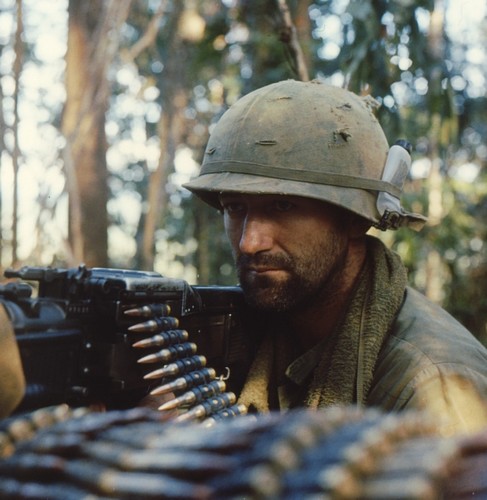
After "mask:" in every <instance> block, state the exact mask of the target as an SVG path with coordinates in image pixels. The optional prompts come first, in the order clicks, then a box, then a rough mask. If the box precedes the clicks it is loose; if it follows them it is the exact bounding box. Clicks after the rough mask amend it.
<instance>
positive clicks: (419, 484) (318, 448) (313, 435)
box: [0, 407, 487, 500]
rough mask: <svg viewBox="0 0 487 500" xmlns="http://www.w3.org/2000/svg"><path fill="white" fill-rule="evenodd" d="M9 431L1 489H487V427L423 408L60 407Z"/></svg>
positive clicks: (300, 493) (68, 493) (420, 495)
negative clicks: (170, 415) (233, 412)
mask: <svg viewBox="0 0 487 500" xmlns="http://www.w3.org/2000/svg"><path fill="white" fill-rule="evenodd" d="M22 429H23V431H22ZM26 429H30V430H31V433H30V435H29V436H28V437H26V435H25V432H26ZM0 432H2V434H3V437H4V442H5V438H9V439H11V440H14V439H15V437H14V436H9V433H13V434H14V433H15V432H16V433H17V434H16V435H17V441H16V442H15V446H10V447H4V448H3V450H2V451H3V458H1V459H0V497H1V498H9V499H13V498H50V499H63V500H65V499H78V498H79V499H81V498H91V499H98V498H131V499H133V498H143V499H150V498H172V499H176V498H185V499H212V500H213V499H218V498H221V499H228V498H248V499H254V498H255V499H289V500H290V499H300V500H301V499H310V500H311V499H318V498H319V499H324V500H326V499H332V498H333V499H374V500H380V499H388V500H389V499H409V500H411V499H421V500H428V499H435V500H436V499H439V498H442V499H461V498H486V497H487V475H486V474H485V471H486V470H487V430H486V432H484V433H483V434H480V435H477V436H474V437H472V438H469V439H453V438H451V439H445V438H440V437H439V436H437V435H436V434H435V430H434V426H433V425H431V423H430V422H428V421H426V420H425V419H424V418H423V417H422V416H421V415H418V414H415V413H402V414H397V415H386V414H382V413H380V412H378V411H374V410H358V409H356V408H332V409H329V410H322V411H306V410H294V411H290V412H288V413H285V414H277V413H271V414H268V415H259V416H252V415H245V416H240V417H239V418H235V419H224V420H222V421H221V422H218V423H217V424H216V425H210V426H209V425H208V422H207V421H205V422H193V421H191V422H179V423H177V422H174V420H172V419H166V420H164V412H162V413H161V412H157V411H154V410H150V409H147V408H137V409H133V410H125V411H117V412H107V413H96V412H88V413H86V411H83V410H78V411H77V412H70V411H68V410H67V409H66V408H65V407H55V408H48V409H44V410H39V411H37V412H34V413H31V414H29V415H26V416H24V417H19V418H17V419H13V420H11V421H10V422H9V423H8V425H5V422H4V425H3V427H2V428H0ZM22 432H23V433H24V438H23V439H22V438H21V436H22Z"/></svg>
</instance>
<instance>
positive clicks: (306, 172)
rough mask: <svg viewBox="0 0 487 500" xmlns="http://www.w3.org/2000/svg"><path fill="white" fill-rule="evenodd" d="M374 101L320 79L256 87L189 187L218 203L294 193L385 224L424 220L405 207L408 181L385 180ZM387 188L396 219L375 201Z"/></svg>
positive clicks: (218, 130) (219, 133)
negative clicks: (227, 195) (224, 197)
mask: <svg viewBox="0 0 487 500" xmlns="http://www.w3.org/2000/svg"><path fill="white" fill-rule="evenodd" d="M374 103H375V100H374V99H372V98H370V97H368V98H363V97H359V96H357V95H356V94H353V93H351V92H349V91H347V90H345V89H342V88H338V87H333V86H329V85H325V84H323V83H320V82H318V81H312V82H299V81H294V80H286V81H282V82H278V83H275V84H271V85H268V86H266V87H263V88H261V89H258V90H256V91H254V92H251V93H249V94H247V95H246V96H244V97H242V98H241V99H239V100H238V101H237V102H236V103H235V104H233V105H232V106H231V107H230V109H229V110H228V111H226V113H225V114H224V115H223V116H222V118H221V119H220V120H219V122H218V123H217V124H216V126H215V128H214V130H213V132H212V134H211V136H210V139H209V141H208V144H207V147H206V151H205V156H204V160H203V164H202V168H201V172H200V174H199V176H198V177H197V178H196V179H194V180H192V181H191V182H189V183H187V184H185V187H186V188H187V189H189V190H190V191H192V192H193V193H194V194H196V195H197V196H198V197H200V198H201V199H202V200H204V201H205V202H207V203H209V204H210V205H213V206H215V207H218V208H219V206H220V205H219V201H218V195H219V194H220V193H222V192H239V193H248V194H281V195H293V196H303V197H307V198H314V199H318V200H322V201H326V202H329V203H333V204H335V205H338V206H341V207H343V208H346V209H347V210H350V211H352V212H354V213H356V214H358V215H360V216H362V217H364V218H366V219H367V220H369V221H370V222H371V223H373V224H374V225H376V226H378V227H380V228H381V229H387V228H391V227H392V228H396V227H399V226H401V225H412V226H413V227H414V226H417V227H419V226H422V225H423V223H424V220H425V219H424V217H422V216H420V215H417V214H409V213H407V212H405V211H404V210H403V209H402V207H401V206H400V201H399V197H400V193H401V188H402V182H400V184H401V185H400V186H397V185H395V184H394V183H391V182H388V181H385V180H383V171H384V166H385V164H386V160H387V156H388V152H389V146H388V143H387V140H386V138H385V135H384V132H383V130H382V128H381V126H380V125H379V123H378V121H377V119H376V117H375V116H374V113H373V108H374ZM408 157H409V156H408ZM402 180H404V179H402ZM381 192H384V193H386V195H387V196H388V198H389V199H391V200H393V206H394V207H395V208H394V213H395V217H393V218H392V220H393V222H392V223H390V222H384V217H383V215H384V214H383V213H379V210H378V208H377V207H378V203H377V201H378V195H379V193H381ZM381 226H382V227H381Z"/></svg>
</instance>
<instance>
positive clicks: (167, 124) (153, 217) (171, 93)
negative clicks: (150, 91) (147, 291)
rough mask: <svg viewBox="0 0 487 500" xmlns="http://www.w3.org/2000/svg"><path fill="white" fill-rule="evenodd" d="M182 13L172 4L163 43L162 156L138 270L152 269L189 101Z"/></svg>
mask: <svg viewBox="0 0 487 500" xmlns="http://www.w3.org/2000/svg"><path fill="white" fill-rule="evenodd" d="M183 12H184V3H183V2H177V3H175V4H174V8H173V10H172V12H171V19H170V20H169V21H168V26H169V27H168V33H167V37H166V39H165V44H166V47H167V50H166V53H167V54H169V56H168V57H167V60H166V61H165V69H164V72H163V74H162V76H161V80H160V82H159V88H160V89H161V97H162V110H161V118H160V120H159V124H158V131H159V143H160V148H161V152H160V156H159V162H158V165H157V169H156V170H155V171H154V172H153V173H152V174H151V176H150V179H149V187H148V193H147V202H148V203H147V206H148V209H147V213H146V214H145V217H144V229H143V236H142V248H141V249H139V252H140V254H141V259H140V261H141V266H142V268H143V269H146V270H152V269H153V268H154V258H155V236H156V230H157V229H158V228H159V227H160V226H161V222H162V221H163V219H164V216H165V214H166V212H167V205H168V197H167V192H166V184H167V181H168V177H169V175H170V174H171V173H172V172H173V170H174V159H175V156H176V147H177V145H178V144H180V143H181V142H182V135H183V133H184V110H185V108H186V105H187V100H188V98H187V89H186V86H185V72H186V66H185V59H186V57H187V52H186V47H185V45H184V43H183V40H182V39H181V37H180V35H179V31H178V28H179V22H180V19H181V16H182V14H183Z"/></svg>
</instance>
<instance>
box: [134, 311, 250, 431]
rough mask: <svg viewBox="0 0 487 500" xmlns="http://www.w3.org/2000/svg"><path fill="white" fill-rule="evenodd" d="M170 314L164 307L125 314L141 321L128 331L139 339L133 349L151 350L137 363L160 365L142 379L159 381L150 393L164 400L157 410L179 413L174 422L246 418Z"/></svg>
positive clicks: (221, 378)
mask: <svg viewBox="0 0 487 500" xmlns="http://www.w3.org/2000/svg"><path fill="white" fill-rule="evenodd" d="M169 314H170V308H169V306H166V305H164V304H154V305H144V306H142V307H137V308H134V309H128V310H126V311H125V315H126V316H128V317H132V318H143V319H144V321H143V322H141V323H136V324H134V325H132V326H131V327H129V328H128V330H129V332H130V333H131V334H132V335H134V336H137V337H139V339H138V340H137V341H136V342H135V343H134V344H133V347H134V348H135V349H141V350H142V349H145V350H150V354H147V355H144V356H142V357H141V358H140V359H139V361H138V362H139V363H140V364H142V365H154V364H156V365H158V364H159V365H161V367H160V368H156V369H153V370H151V371H149V372H148V373H146V375H145V377H144V378H145V379H147V380H160V381H161V383H160V385H157V386H156V387H154V388H153V389H152V390H151V392H150V395H151V396H153V397H155V398H157V397H161V396H162V397H164V400H165V401H164V402H163V403H162V404H161V405H159V406H158V410H159V411H161V412H165V411H168V410H176V411H178V413H179V415H178V416H177V417H176V418H175V420H176V421H177V422H183V421H191V420H204V419H206V418H211V419H212V420H219V419H222V418H230V417H234V416H237V415H242V414H245V413H246V412H247V408H246V407H245V406H244V405H237V404H236V399H237V398H236V395H235V394H234V393H233V392H226V384H225V381H224V376H223V375H220V376H219V377H217V373H216V371H215V370H214V369H213V368H208V367H206V358H205V356H201V355H198V354H197V346H196V344H195V343H193V342H187V340H188V337H189V334H188V332H187V331H185V330H181V329H178V326H179V320H178V319H177V318H174V317H171V316H169ZM148 318H149V319H148ZM147 334H150V336H149V337H147ZM141 336H142V337H143V338H140V337H141Z"/></svg>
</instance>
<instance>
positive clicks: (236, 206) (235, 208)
mask: <svg viewBox="0 0 487 500" xmlns="http://www.w3.org/2000/svg"><path fill="white" fill-rule="evenodd" d="M222 206H223V211H224V212H227V213H229V214H238V213H241V212H243V211H244V209H245V208H244V205H243V203H239V202H237V201H227V202H225V203H222Z"/></svg>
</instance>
